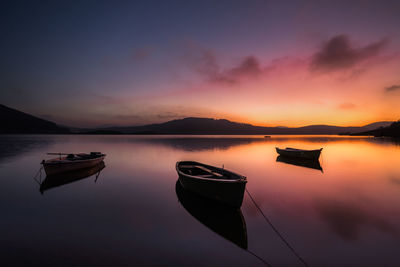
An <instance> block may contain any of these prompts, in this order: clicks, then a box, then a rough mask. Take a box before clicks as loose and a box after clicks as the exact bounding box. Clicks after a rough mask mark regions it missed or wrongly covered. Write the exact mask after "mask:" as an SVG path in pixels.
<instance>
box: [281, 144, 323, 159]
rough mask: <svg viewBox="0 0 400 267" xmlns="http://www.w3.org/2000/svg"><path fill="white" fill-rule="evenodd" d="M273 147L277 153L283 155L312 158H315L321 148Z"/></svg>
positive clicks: (317, 156)
mask: <svg viewBox="0 0 400 267" xmlns="http://www.w3.org/2000/svg"><path fill="white" fill-rule="evenodd" d="M275 149H276V152H277V153H278V154H279V155H281V156H284V157H293V158H304V159H313V160H317V159H318V158H319V155H320V154H321V151H322V148H320V149H314V150H305V149H297V148H291V147H287V148H285V149H281V148H279V147H275Z"/></svg>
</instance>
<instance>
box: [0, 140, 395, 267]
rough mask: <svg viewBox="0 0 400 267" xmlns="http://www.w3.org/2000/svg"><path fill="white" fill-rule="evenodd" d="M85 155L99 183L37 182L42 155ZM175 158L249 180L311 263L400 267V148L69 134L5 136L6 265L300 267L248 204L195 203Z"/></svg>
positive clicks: (0, 156) (0, 239)
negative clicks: (301, 152) (311, 156)
mask: <svg viewBox="0 0 400 267" xmlns="http://www.w3.org/2000/svg"><path fill="white" fill-rule="evenodd" d="M276 146H279V147H301V148H305V149H308V148H309V149H312V148H320V147H323V152H322V154H321V158H320V163H319V166H315V164H311V165H312V166H307V164H304V163H301V162H300V163H298V162H291V161H285V160H280V159H277V154H276V152H275V147H276ZM89 151H101V152H103V153H106V154H107V157H106V160H105V168H104V169H102V170H101V172H100V174H99V175H98V177H96V175H93V176H90V177H88V178H84V179H79V180H76V181H72V182H70V183H66V184H64V185H62V184H61V185H58V186H55V187H52V188H48V189H47V190H40V185H39V184H38V183H37V181H36V180H38V181H39V183H40V182H41V181H43V180H44V178H45V175H44V173H42V174H41V177H40V174H39V175H38V176H37V177H36V180H35V179H33V177H34V176H35V174H36V173H37V171H38V170H39V168H40V162H41V160H42V159H46V158H48V156H46V154H45V153H46V152H89ZM178 160H196V161H200V162H204V163H207V164H211V165H216V166H224V167H225V168H226V169H229V170H232V171H234V172H237V173H240V174H242V175H245V176H247V178H248V184H247V189H248V191H249V192H250V194H251V195H252V197H253V198H254V200H255V201H256V203H257V204H258V205H259V207H260V208H261V210H262V212H263V213H264V214H265V215H266V216H267V218H268V219H269V221H270V222H271V223H272V224H273V225H274V226H275V228H276V229H277V230H278V231H279V233H280V234H281V235H282V236H283V237H284V238H285V240H286V241H287V242H288V243H289V244H290V246H291V247H292V248H293V249H294V250H295V252H296V253H297V254H298V255H299V256H300V257H301V258H302V259H304V260H305V261H306V262H307V263H308V264H309V265H311V266H399V265H400V146H399V144H396V143H395V142H391V141H388V140H385V139H371V138H348V137H339V136H313V137H307V136H272V137H271V138H263V137H262V136H73V135H70V136H40V135H19V136H0V174H1V179H0V210H1V212H2V216H1V218H2V219H1V220H0V229H1V235H0V251H1V254H2V255H1V257H0V265H2V266H6V265H7V266H12V265H17V266H18V265H41V266H48V265H52V266H54V265H56V266H71V265H77V266H88V265H96V266H110V265H113V266H134V265H140V266H147V265H172V264H173V265H191V266H221V265H232V266H264V265H265V264H266V263H267V264H270V265H272V266H302V262H301V261H300V260H299V259H298V258H297V257H296V255H295V254H294V253H293V251H291V250H290V249H289V248H288V246H287V245H286V244H285V243H284V242H283V241H282V240H281V238H280V237H279V235H278V234H277V233H276V232H275V231H274V230H273V229H272V228H271V226H270V225H269V224H268V223H267V222H266V220H265V219H264V217H263V216H262V215H261V213H260V211H259V210H257V208H256V206H255V205H254V203H253V202H252V201H251V199H250V198H249V196H248V195H245V198H244V201H243V205H242V208H241V210H240V211H238V212H233V213H232V212H225V213H224V211H222V212H218V211H217V212H216V211H215V210H214V209H211V208H210V210H211V211H210V212H207V206H205V208H204V207H203V208H202V207H198V206H196V205H197V204H192V202H191V198H190V197H189V198H188V197H185V194H183V195H182V194H181V193H180V192H181V191H179V188H177V183H176V182H177V179H178V177H177V174H176V171H175V163H176V161H178ZM41 191H42V192H41ZM177 193H178V195H177ZM182 196H183V197H182ZM193 205H194V206H193ZM220 214H225V215H223V216H222V215H220ZM226 218H228V219H226ZM241 220H243V224H241ZM229 222H232V223H231V224H230V223H229ZM224 224H227V227H226V229H225V228H224V227H222V226H223V225H224ZM228 224H229V225H228ZM221 225H222V226H221Z"/></svg>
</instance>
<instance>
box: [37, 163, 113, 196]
mask: <svg viewBox="0 0 400 267" xmlns="http://www.w3.org/2000/svg"><path fill="white" fill-rule="evenodd" d="M105 167H106V165H105V164H104V161H101V162H100V163H99V164H97V165H95V166H93V167H90V168H84V169H79V170H75V171H70V172H63V173H58V174H53V175H47V176H46V178H45V179H44V181H43V182H41V183H40V189H39V191H40V193H42V194H43V193H44V191H46V190H49V189H51V188H54V187H59V186H63V185H66V184H70V183H74V182H77V181H80V180H82V179H85V178H88V177H91V176H92V175H95V174H96V178H95V182H96V181H97V178H98V177H99V175H100V172H101V171H102V170H103V169H104V168H105Z"/></svg>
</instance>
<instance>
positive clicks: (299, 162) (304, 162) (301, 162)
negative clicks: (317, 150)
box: [276, 156, 324, 172]
mask: <svg viewBox="0 0 400 267" xmlns="http://www.w3.org/2000/svg"><path fill="white" fill-rule="evenodd" d="M276 161H277V162H283V163H287V164H291V165H295V166H300V167H305V168H310V169H315V170H320V171H321V172H324V171H323V169H322V167H321V164H320V163H319V160H315V159H305V158H294V157H285V156H278V157H277V158H276Z"/></svg>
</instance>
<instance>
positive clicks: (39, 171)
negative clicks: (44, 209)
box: [33, 165, 43, 185]
mask: <svg viewBox="0 0 400 267" xmlns="http://www.w3.org/2000/svg"><path fill="white" fill-rule="evenodd" d="M42 169H43V165H42V166H40V168H39V170H38V171H37V173H36V174H35V176H33V180H35V181H36V182H37V183H38V184H39V185H40V183H41V182H42ZM39 173H40V180H39V181H38V180H37V179H36V177H37V176H38V174H39Z"/></svg>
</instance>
